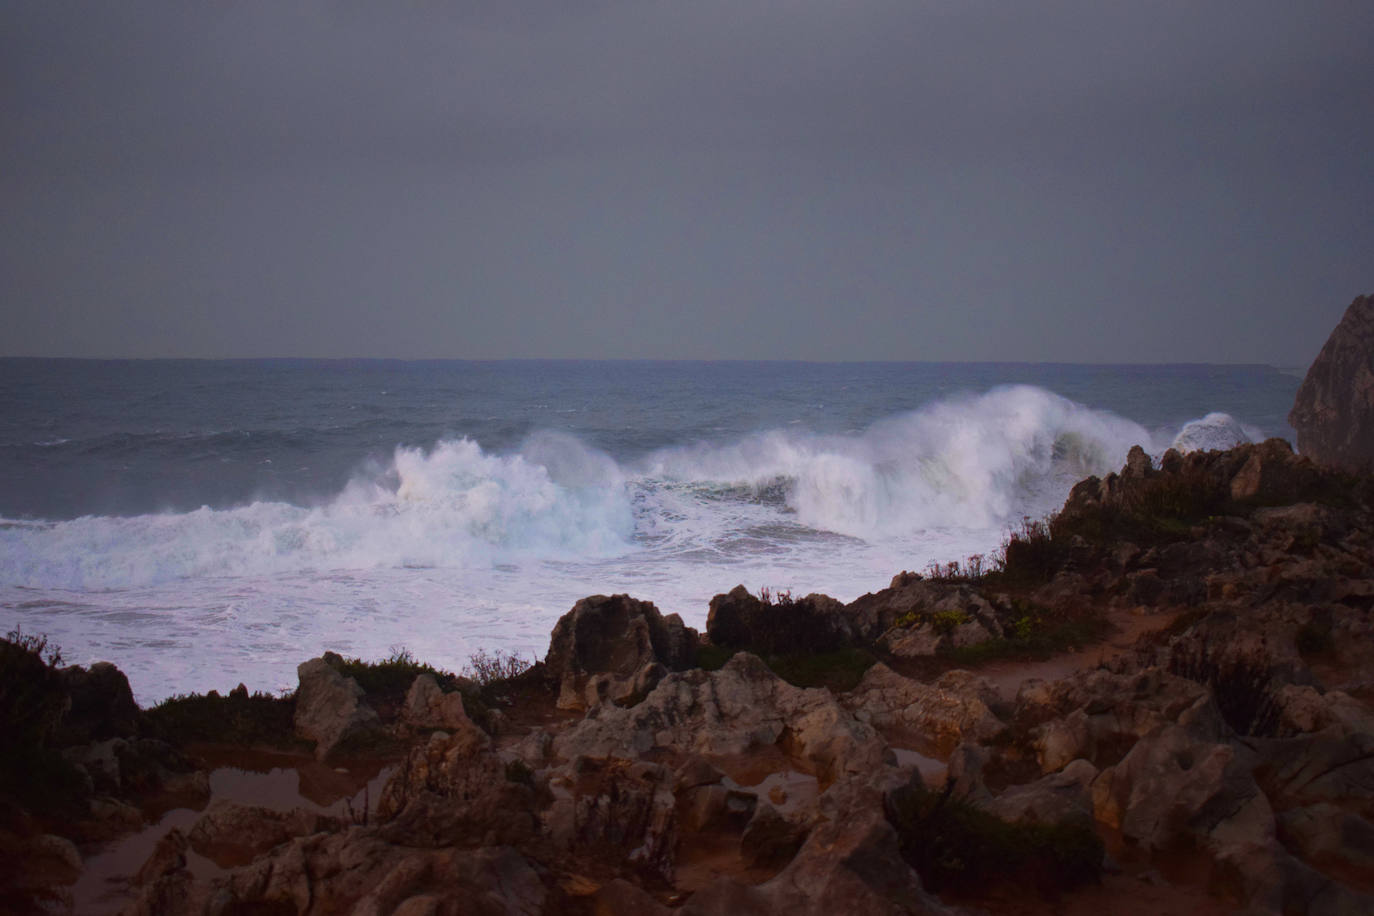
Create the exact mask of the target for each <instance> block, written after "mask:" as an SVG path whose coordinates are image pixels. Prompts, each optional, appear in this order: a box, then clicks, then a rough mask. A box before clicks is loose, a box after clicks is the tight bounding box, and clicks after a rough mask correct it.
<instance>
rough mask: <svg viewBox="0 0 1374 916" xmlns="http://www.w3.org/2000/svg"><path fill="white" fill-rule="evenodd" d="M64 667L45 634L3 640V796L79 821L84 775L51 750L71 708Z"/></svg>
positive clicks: (0, 691) (0, 790) (0, 703)
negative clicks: (62, 668)
mask: <svg viewBox="0 0 1374 916" xmlns="http://www.w3.org/2000/svg"><path fill="white" fill-rule="evenodd" d="M61 664H62V651H61V650H60V649H59V648H57V647H56V646H53V645H50V644H49V643H48V640H47V637H46V636H33V635H31V634H26V633H23V632H22V631H21V630H20V629H18V628H16V629H14V630H12V631H10V632H9V633H7V634H6V635H5V638H4V639H0V736H3V737H2V738H0V741H3V747H4V750H3V752H0V798H8V799H12V800H15V801H19V802H21V803H22V805H23V807H24V808H26V809H28V810H29V811H31V812H34V813H43V814H50V815H54V816H57V817H77V816H80V815H81V814H82V813H83V812H84V809H85V799H86V794H87V792H88V791H89V789H88V787H87V785H86V782H85V779H84V777H83V774H82V773H81V771H80V770H79V769H77V767H76V766H75V765H74V764H72V763H70V762H68V761H67V759H66V758H64V757H63V756H62V754H61V753H60V752H59V751H58V750H57V749H56V748H54V747H52V746H50V742H51V740H52V737H53V735H54V733H55V732H56V731H57V729H58V726H59V725H60V724H61V723H62V717H63V716H64V715H66V713H67V710H68V708H69V707H70V705H71V697H70V695H69V694H68V691H67V688H66V686H65V684H64V683H63V680H62V673H61V671H60V670H59V668H60V666H61ZM4 807H5V806H3V805H0V810H3V809H4Z"/></svg>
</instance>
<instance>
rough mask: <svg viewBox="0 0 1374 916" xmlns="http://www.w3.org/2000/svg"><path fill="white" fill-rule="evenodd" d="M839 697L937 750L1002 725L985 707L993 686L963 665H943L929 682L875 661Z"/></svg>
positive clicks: (871, 719) (879, 724) (983, 736)
mask: <svg viewBox="0 0 1374 916" xmlns="http://www.w3.org/2000/svg"><path fill="white" fill-rule="evenodd" d="M841 702H842V703H843V704H844V706H845V707H846V708H847V709H849V710H851V711H853V712H854V714H855V716H857V717H859V718H861V719H863V720H866V721H867V722H868V723H870V724H871V725H873V726H874V727H876V728H880V729H902V730H906V731H910V732H915V733H917V734H919V735H921V736H922V737H924V738H925V739H926V740H928V741H929V742H931V743H932V744H933V745H935V746H936V747H937V748H939V749H943V750H949V749H952V748H953V747H954V746H955V745H956V744H958V743H959V742H960V741H963V740H965V739H966V738H972V739H973V740H976V741H985V740H987V739H989V738H991V737H992V736H994V735H996V734H997V733H998V732H1000V731H1001V730H1002V729H1003V728H1004V727H1005V726H1004V723H1003V722H1002V720H1001V719H999V718H998V717H997V716H996V715H995V714H994V713H993V711H992V709H991V708H990V707H991V704H995V703H996V702H997V693H996V691H995V690H993V688H992V687H991V686H990V685H988V684H987V682H985V681H983V680H982V679H981V678H979V677H977V676H976V675H973V674H970V673H969V672H967V671H948V672H946V673H945V674H943V675H941V676H940V678H939V679H937V680H936V681H935V683H934V684H922V683H921V682H919V681H915V680H912V679H911V678H908V677H903V676H902V675H900V674H898V673H897V672H895V671H893V670H892V669H891V668H889V667H887V666H886V665H884V664H882V663H881V662H880V663H878V664H876V665H874V666H873V667H871V668H869V669H868V671H867V672H865V673H864V677H863V680H862V681H860V682H859V685H858V686H857V687H855V688H854V689H853V690H851V691H850V692H849V693H847V694H845V695H844V696H843V697H841Z"/></svg>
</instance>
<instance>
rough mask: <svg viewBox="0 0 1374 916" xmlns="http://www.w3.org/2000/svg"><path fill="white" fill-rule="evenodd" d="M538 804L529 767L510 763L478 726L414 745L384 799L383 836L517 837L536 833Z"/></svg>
mask: <svg viewBox="0 0 1374 916" xmlns="http://www.w3.org/2000/svg"><path fill="white" fill-rule="evenodd" d="M522 772H523V774H524V778H521V776H522ZM535 810H536V805H535V788H534V786H533V785H531V784H530V781H529V779H528V770H524V771H521V770H519V769H518V768H515V769H508V767H507V764H506V761H505V760H503V759H502V758H501V756H500V755H498V754H497V753H496V752H495V750H493V748H492V746H491V741H490V739H489V738H488V737H487V736H486V735H485V734H484V733H483V732H481V731H480V730H478V729H476V728H471V729H468V730H466V731H461V732H455V733H454V734H452V735H449V734H446V733H444V732H435V733H434V734H433V735H431V736H430V739H429V741H428V742H427V743H426V744H424V745H421V746H419V747H416V748H413V749H412V750H411V752H410V754H409V755H408V756H407V757H406V759H405V762H404V763H403V764H402V765H401V766H400V767H399V768H398V770H397V772H396V773H395V775H393V776H392V777H391V779H390V780H389V781H388V782H387V784H386V785H385V786H384V787H383V788H382V794H381V798H380V799H379V800H378V803H377V817H378V821H379V822H380V823H381V824H382V825H383V826H382V831H381V834H382V836H383V837H384V838H386V839H389V840H392V841H394V842H398V843H404V844H406V845H408V846H436V847H437V846H444V845H454V844H457V845H463V846H471V845H487V846H490V845H494V844H498V843H515V842H518V841H521V840H523V839H525V838H527V837H529V836H530V835H531V834H532V833H533V831H534V829H535Z"/></svg>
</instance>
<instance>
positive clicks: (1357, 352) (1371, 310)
mask: <svg viewBox="0 0 1374 916" xmlns="http://www.w3.org/2000/svg"><path fill="white" fill-rule="evenodd" d="M1288 422H1289V423H1290V424H1292V426H1293V428H1294V429H1295V430H1297V433H1298V450H1299V451H1301V452H1302V453H1303V454H1304V455H1306V456H1308V457H1310V458H1312V459H1313V460H1314V461H1318V462H1321V463H1322V464H1329V465H1333V466H1336V467H1341V468H1345V469H1348V470H1364V469H1368V468H1369V467H1371V465H1374V296H1358V297H1356V299H1355V301H1353V302H1351V303H1350V306H1349V307H1348V308H1347V309H1346V311H1345V316H1344V317H1343V318H1341V321H1340V323H1339V324H1338V325H1336V327H1335V329H1334V330H1333V331H1332V332H1331V336H1330V337H1328V338H1327V340H1326V345H1325V346H1323V347H1322V349H1321V352H1320V353H1319V354H1317V358H1316V360H1315V361H1313V363H1312V366H1311V368H1309V369H1308V370H1307V376H1306V377H1305V378H1304V379H1303V381H1302V386H1301V387H1299V388H1298V394H1297V397H1296V399H1295V400H1294V402H1293V409H1292V410H1291V411H1290V412H1289V414H1288Z"/></svg>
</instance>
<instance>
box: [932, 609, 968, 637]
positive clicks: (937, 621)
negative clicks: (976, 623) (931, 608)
mask: <svg viewBox="0 0 1374 916" xmlns="http://www.w3.org/2000/svg"><path fill="white" fill-rule="evenodd" d="M968 622H969V616H968V615H967V614H965V613H964V612H963V611H960V610H948V611H936V612H935V613H934V614H931V615H930V625H931V628H932V629H934V630H935V632H936V633H939V634H940V635H941V636H948V635H949V634H951V633H953V632H954V631H955V630H957V629H959V627H961V626H963V625H964V624H966V623H968Z"/></svg>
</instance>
